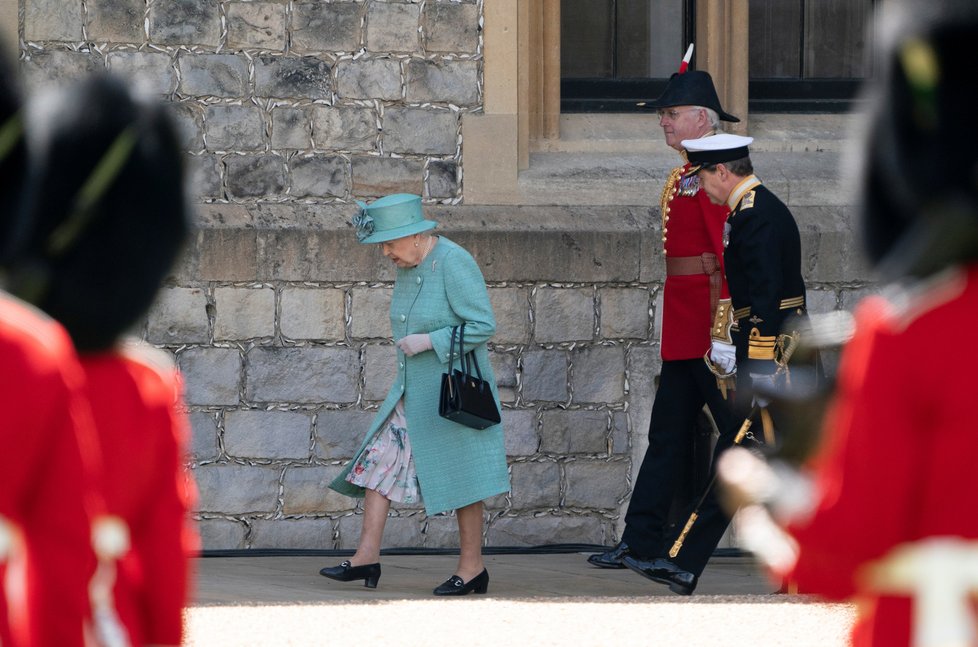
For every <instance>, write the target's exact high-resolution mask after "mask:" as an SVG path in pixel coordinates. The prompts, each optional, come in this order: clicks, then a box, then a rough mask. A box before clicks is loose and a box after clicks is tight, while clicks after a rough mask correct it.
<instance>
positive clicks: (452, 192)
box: [425, 160, 459, 199]
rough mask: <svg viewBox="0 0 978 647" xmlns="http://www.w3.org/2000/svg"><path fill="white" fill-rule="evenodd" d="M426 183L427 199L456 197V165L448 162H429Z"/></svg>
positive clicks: (457, 183)
mask: <svg viewBox="0 0 978 647" xmlns="http://www.w3.org/2000/svg"><path fill="white" fill-rule="evenodd" d="M427 178H428V181H427V183H426V186H427V189H426V191H427V192H426V194H425V195H426V196H427V197H429V198H436V199H437V198H456V197H458V190H459V181H458V163H457V162H452V161H448V160H430V161H429V162H428V174H427Z"/></svg>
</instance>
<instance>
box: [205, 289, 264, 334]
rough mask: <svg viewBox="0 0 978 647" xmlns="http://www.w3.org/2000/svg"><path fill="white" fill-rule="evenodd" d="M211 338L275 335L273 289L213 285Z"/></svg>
mask: <svg viewBox="0 0 978 647" xmlns="http://www.w3.org/2000/svg"><path fill="white" fill-rule="evenodd" d="M214 310H215V317H214V339H217V340H224V339H252V338H254V337H271V336H273V335H274V334H275V290H273V289H271V288H214Z"/></svg>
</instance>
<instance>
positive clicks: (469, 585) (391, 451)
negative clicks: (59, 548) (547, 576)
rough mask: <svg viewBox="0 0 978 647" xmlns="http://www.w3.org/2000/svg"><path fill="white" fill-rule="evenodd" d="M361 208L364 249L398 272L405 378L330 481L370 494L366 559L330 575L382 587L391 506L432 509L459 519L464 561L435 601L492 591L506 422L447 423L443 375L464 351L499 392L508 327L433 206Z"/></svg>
mask: <svg viewBox="0 0 978 647" xmlns="http://www.w3.org/2000/svg"><path fill="white" fill-rule="evenodd" d="M359 204H360V213H359V214H358V215H357V216H356V217H355V218H354V225H355V226H356V229H357V237H358V238H359V240H360V242H361V243H365V244H379V245H380V248H381V251H382V253H383V254H384V256H386V257H387V258H389V259H390V260H391V261H392V262H393V263H394V264H395V265H396V266H397V277H396V279H395V281H394V293H393V296H392V298H391V308H390V318H391V329H392V332H393V338H394V340H395V346H396V347H397V378H396V379H395V380H394V383H393V385H392V386H391V390H390V392H389V393H388V394H387V398H386V399H385V400H384V402H383V404H381V405H380V409H379V411H378V412H377V415H376V417H375V418H374V421H373V424H371V426H370V429H369V431H368V432H367V434H366V436H365V437H364V440H363V442H362V443H361V445H360V448H359V450H357V453H356V455H355V456H354V458H353V460H352V461H350V463H349V464H348V465H347V466H346V467H345V469H344V470H343V471H342V472H341V473H340V475H339V476H337V477H336V479H335V480H334V481H333V482H332V483H331V484H330V487H331V488H333V489H334V490H336V491H338V492H341V493H343V494H347V495H349V496H354V497H364V503H363V521H362V523H363V527H362V529H361V533H360V541H359V544H358V546H357V551H356V553H355V554H354V555H353V557H351V558H350V559H349V560H348V561H345V562H343V563H342V564H340V565H339V566H333V567H328V568H324V569H322V570H321V571H320V574H322V575H324V576H326V577H328V578H331V579H334V580H341V581H351V580H360V579H362V580H364V584H365V585H366V586H368V587H371V588H373V587H376V585H377V581H378V580H379V579H380V545H381V538H382V535H383V531H384V525H385V523H386V521H387V513H388V511H389V510H390V504H391V501H395V502H401V503H415V502H417V501H419V500H421V501H423V502H424V507H425V512H426V513H427V514H429V515H433V514H437V513H439V512H446V511H448V510H454V511H455V517H456V519H457V521H458V532H459V560H458V566H457V568H456V570H455V573H454V574H453V575H452V576H451V577H450V578H448V580H446V581H445V582H443V583H442V584H441V585H439V586H438V587H437V588H435V590H434V594H435V595H465V594H467V593H470V592H475V593H485V592H486V590H487V589H488V585H489V573H488V571H487V570H486V568H485V564H484V563H483V559H482V524H483V503H482V502H483V501H484V500H485V499H488V498H489V497H492V496H496V495H498V494H502V493H505V492H507V491H508V490H509V473H508V469H507V466H506V451H505V447H504V443H503V429H502V425H494V426H491V427H488V428H486V429H472V428H469V427H466V426H463V425H461V424H458V423H456V422H453V421H451V420H448V419H446V418H443V417H441V416H439V415H438V399H439V392H440V388H441V376H442V374H443V373H446V372H447V371H448V368H449V362H455V366H456V367H457V366H458V363H457V360H458V359H459V357H460V356H461V353H468V352H470V351H472V352H474V353H475V357H476V359H477V361H478V364H479V367H480V368H481V370H482V375H483V378H484V379H485V380H486V381H487V382H489V384H490V385H491V387H492V393H493V398H494V399H495V401H496V406H497V408H498V407H499V395H498V393H497V390H496V381H495V378H494V377H493V372H492V366H491V365H490V363H489V352H488V349H487V348H486V342H487V341H488V340H489V339H490V338H491V337H492V335H493V333H495V330H496V320H495V317H494V315H493V312H492V306H491V304H490V302H489V293H488V290H487V289H486V283H485V280H484V279H483V276H482V272H481V271H480V270H479V266H478V265H477V264H476V262H475V260H474V259H473V258H472V255H471V254H469V253H468V252H467V251H466V250H465V249H463V248H462V247H460V246H459V245H457V244H456V243H453V242H452V241H450V240H448V239H447V238H445V237H444V236H436V235H434V234H433V233H432V231H431V230H432V229H434V228H435V226H436V225H437V223H435V222H434V221H432V220H426V219H425V218H424V214H423V211H422V208H421V198H420V197H419V196H416V195H410V194H395V195H389V196H386V197H383V198H380V199H378V200H376V201H374V202H373V203H371V204H370V205H366V204H363V203H359ZM461 324H465V348H464V349H461V351H460V349H459V348H458V345H457V343H458V342H457V339H458V338H457V336H456V337H455V338H456V345H455V348H454V355H453V356H452V357H449V354H450V353H451V352H452V343H451V342H452V337H453V329H455V328H456V327H457V326H459V325H461Z"/></svg>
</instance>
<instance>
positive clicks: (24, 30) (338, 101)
mask: <svg viewBox="0 0 978 647" xmlns="http://www.w3.org/2000/svg"><path fill="white" fill-rule="evenodd" d="M482 9H483V5H482V1H481V0H479V1H472V0H461V1H457V0H440V1H439V0H419V1H397V0H389V1H381V0H366V1H365V0H357V1H353V0H332V1H329V0H317V1H316V2H299V1H296V0H291V1H288V2H286V1H281V2H275V1H268V2H253V1H240V2H239V1H224V0H21V25H20V33H21V38H22V40H21V58H22V62H23V69H24V71H25V73H26V75H27V78H28V81H29V86H30V87H31V88H32V89H34V90H37V89H39V88H40V87H41V86H43V85H44V84H46V83H48V82H52V81H53V82H62V81H66V80H68V79H71V78H74V77H77V76H79V75H80V74H82V73H85V72H90V71H94V70H101V69H106V68H107V69H109V70H111V71H112V72H114V73H117V74H122V75H125V76H126V77H127V78H130V79H132V82H133V83H134V84H135V85H137V86H138V87H140V88H142V89H143V90H145V91H147V92H149V93H151V94H155V95H157V96H160V97H162V98H164V99H165V100H167V101H168V102H170V103H171V104H172V105H173V107H174V109H175V114H176V115H177V117H178V119H179V123H180V124H181V132H182V135H183V143H184V146H185V148H186V150H187V152H188V158H189V161H190V168H191V171H192V181H191V192H192V197H193V200H194V202H195V203H196V204H197V211H198V215H199V229H198V231H197V232H196V234H195V237H194V240H193V241H192V243H191V245H190V249H189V250H188V253H187V254H186V257H185V258H184V259H183V261H182V262H181V264H180V266H179V267H178V268H177V270H176V271H175V272H174V274H173V276H172V277H171V278H170V279H169V280H168V282H167V285H166V286H165V287H164V289H163V291H162V293H161V295H160V298H159V300H158V302H157V304H156V306H155V307H154V309H153V311H152V312H151V314H150V315H149V317H148V318H147V322H146V325H145V329H144V333H145V336H146V337H147V339H149V340H150V341H151V342H152V343H154V344H157V345H159V346H161V347H162V348H165V349H167V350H169V351H170V352H171V353H172V354H173V356H174V358H175V359H176V361H177V362H178V364H179V366H180V368H181V369H182V370H183V372H184V374H185V376H186V381H187V404H188V407H189V410H190V419H191V423H192V427H193V447H192V457H191V467H192V469H193V473H194V475H195V477H196V479H197V483H198V486H199V488H200V492H201V497H200V504H199V518H200V525H201V530H202V533H203V537H204V545H205V547H206V548H211V549H229V548H352V547H354V546H355V544H356V541H357V533H358V531H359V523H358V519H357V516H356V515H357V514H358V512H359V509H358V507H357V501H355V500H353V499H349V498H346V497H342V496H339V495H337V494H335V493H332V492H331V491H330V490H328V489H327V488H326V483H328V482H329V480H331V478H332V477H333V475H335V474H336V473H337V472H338V471H339V469H340V468H341V466H342V465H343V464H345V462H346V461H347V460H349V458H350V455H351V453H352V452H353V451H354V450H355V448H356V447H357V446H358V444H359V441H360V439H361V437H362V434H363V432H364V431H365V430H366V428H367V427H368V425H369V423H370V420H371V418H372V416H373V412H374V411H375V410H376V408H377V406H378V404H379V401H380V400H382V399H383V397H384V395H385V394H386V391H387V388H388V386H389V384H390V383H391V379H392V374H393V369H392V366H393V361H394V359H393V358H394V352H393V345H392V343H391V340H390V338H389V335H390V329H389V323H388V314H387V307H388V302H389V297H390V293H391V289H392V281H393V276H394V275H393V270H392V266H391V264H390V263H389V262H388V261H387V260H386V259H383V258H382V257H381V256H380V255H379V254H378V252H377V250H376V249H375V248H373V247H369V246H361V245H358V244H356V242H355V238H354V236H353V232H352V229H351V228H350V226H349V225H348V220H349V217H350V215H351V202H352V200H353V199H354V198H364V197H372V196H378V195H382V194H386V193H390V192H394V191H410V192H415V193H420V194H422V195H423V196H424V197H425V200H426V204H427V206H426V209H427V211H428V214H429V216H430V217H433V218H434V219H436V220H438V221H439V222H440V223H441V224H440V228H439V231H440V232H441V233H443V234H445V235H447V236H448V237H450V238H452V239H453V240H456V241H457V242H459V243H461V244H462V245H464V246H465V247H466V248H468V249H469V250H470V251H471V252H472V253H473V255H474V256H475V258H476V260H477V261H478V262H479V263H480V266H481V267H482V269H483V272H484V274H485V276H486V279H487V281H488V284H489V293H490V297H491V299H492V303H493V306H494V309H495V312H496V317H497V320H498V322H499V328H498V333H497V335H496V337H495V339H494V340H493V342H492V344H491V345H490V348H491V356H492V361H493V365H494V367H495V369H496V374H497V377H498V380H499V386H500V392H501V395H502V399H503V407H504V410H503V420H504V424H505V429H506V439H507V440H506V448H507V454H508V456H509V461H510V468H511V476H512V492H511V493H510V494H508V495H506V496H500V497H497V498H496V499H495V500H492V501H490V502H489V505H488V514H487V523H486V542H487V544H489V545H496V546H502V545H536V544H546V543H562V542H587V543H608V542H611V541H613V540H614V539H615V537H616V535H617V534H618V533H619V532H620V524H621V510H622V504H623V503H624V502H625V501H627V497H628V493H629V492H630V489H631V482H632V479H633V478H634V473H635V471H636V470H637V468H638V464H639V462H640V460H641V457H642V455H643V454H644V451H645V447H646V444H647V438H646V432H647V425H648V419H649V414H650V411H651V403H652V398H653V394H654V385H653V384H654V383H653V380H654V376H655V375H656V373H657V372H658V365H659V349H658V338H659V333H658V329H657V314H658V311H659V303H660V301H661V287H662V283H661V282H662V276H663V275H664V264H663V262H662V254H661V236H660V233H659V222H660V218H659V215H658V213H657V209H651V208H648V207H587V208H575V207H526V206H515V207H491V206H487V207H478V206H471V205H468V206H467V205H464V204H461V203H462V201H463V200H462V198H463V196H464V182H463V178H464V176H463V169H462V168H461V155H460V150H461V146H462V145H463V142H462V141H461V136H460V132H461V131H460V123H461V118H462V115H463V114H465V113H468V112H477V111H479V110H480V109H481V105H482V91H481V83H482V80H481V78H482V77H481V74H482V70H481V66H482V59H483V51H482V44H481V28H480V25H481V16H482ZM795 215H796V217H797V218H798V220H799V223H800V225H801V227H802V231H803V236H804V246H805V253H806V267H805V273H806V278H807V279H808V281H809V286H810V293H809V299H810V303H811V304H812V306H813V309H814V310H816V311H826V310H832V309H836V308H841V307H848V306H849V305H850V304H851V302H852V300H853V299H854V298H855V297H856V296H858V295H859V294H860V293H861V292H862V291H864V290H865V285H867V278H866V276H865V272H864V270H862V269H861V268H860V267H859V264H858V262H857V261H856V260H855V259H856V253H855V252H854V250H853V236H852V233H851V231H850V230H849V221H850V218H849V214H848V210H847V208H845V207H805V208H800V209H796V210H795ZM432 406H433V407H434V406H435V403H432ZM392 515H393V516H392V519H391V522H390V524H389V525H388V530H387V534H386V536H385V542H384V543H385V545H387V546H426V547H444V546H452V545H454V542H456V540H457V539H456V535H455V532H454V520H453V519H451V516H450V515H438V516H436V517H432V518H428V517H426V516H425V515H424V513H423V510H422V509H421V508H420V507H406V508H404V507H395V509H394V511H393V512H392Z"/></svg>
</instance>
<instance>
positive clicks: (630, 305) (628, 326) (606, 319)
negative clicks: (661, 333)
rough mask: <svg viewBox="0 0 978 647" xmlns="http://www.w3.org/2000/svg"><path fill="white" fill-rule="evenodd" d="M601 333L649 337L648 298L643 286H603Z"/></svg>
mask: <svg viewBox="0 0 978 647" xmlns="http://www.w3.org/2000/svg"><path fill="white" fill-rule="evenodd" d="M598 299H599V301H600V304H601V315H600V317H601V319H600V321H601V336H602V337H604V338H605V339H648V337H649V336H650V331H649V312H650V310H651V309H652V308H651V299H650V294H649V291H648V290H646V289H643V288H602V289H599V290H598Z"/></svg>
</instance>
